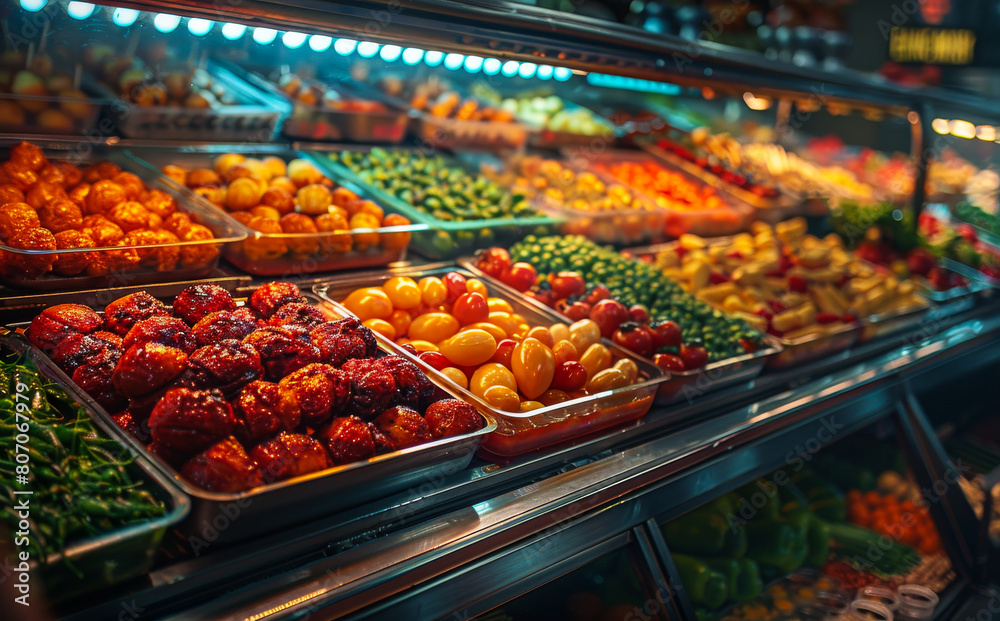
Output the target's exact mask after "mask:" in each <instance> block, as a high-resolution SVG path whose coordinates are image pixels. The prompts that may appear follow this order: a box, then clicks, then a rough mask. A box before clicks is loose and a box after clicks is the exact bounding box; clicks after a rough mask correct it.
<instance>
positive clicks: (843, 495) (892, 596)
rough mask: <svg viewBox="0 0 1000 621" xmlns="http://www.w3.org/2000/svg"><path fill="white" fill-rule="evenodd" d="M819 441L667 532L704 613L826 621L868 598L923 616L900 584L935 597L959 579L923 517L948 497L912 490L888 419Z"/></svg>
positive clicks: (688, 587) (814, 439)
mask: <svg viewBox="0 0 1000 621" xmlns="http://www.w3.org/2000/svg"><path fill="white" fill-rule="evenodd" d="M825 435H826V433H821V432H818V433H817V436H816V437H810V438H809V439H808V440H806V441H805V442H802V443H801V445H799V446H794V447H790V449H789V452H788V454H787V455H786V458H785V461H786V465H785V466H784V467H782V468H780V469H778V470H775V471H773V472H771V473H769V474H767V475H765V476H762V477H759V478H757V479H755V480H752V481H749V482H746V483H745V484H744V485H742V486H740V487H738V488H737V489H735V490H733V491H732V492H729V493H727V494H724V495H721V496H719V497H717V498H715V499H714V500H712V501H711V502H709V503H706V504H704V505H702V506H701V507H698V508H697V509H694V510H693V511H690V512H688V513H686V514H684V515H682V516H680V517H678V518H675V519H673V520H671V521H669V522H667V523H665V524H664V525H663V527H662V532H663V536H664V540H665V541H666V543H667V547H668V548H669V549H670V552H671V554H672V556H673V559H674V562H675V564H676V566H677V569H678V573H679V576H680V578H681V581H682V583H683V584H684V587H685V590H686V592H687V593H688V595H689V596H690V598H691V600H692V603H693V604H694V605H695V607H696V609H697V610H698V611H699V618H701V617H704V618H707V619H722V620H730V619H732V620H735V619H792V618H799V619H827V618H835V615H836V614H843V613H844V612H846V611H847V609H848V606H849V605H850V604H851V603H852V602H853V601H856V600H864V599H866V598H867V599H872V600H879V599H884V600H885V601H886V602H888V607H889V608H890V609H892V610H895V611H896V615H897V618H920V617H919V616H915V615H917V613H918V612H919V610H918V608H919V605H918V604H914V603H912V602H911V603H910V604H909V608H907V609H906V610H907V612H905V613H904V612H903V611H904V608H903V607H901V606H902V604H900V601H901V599H903V598H904V594H905V593H906V589H902V588H901V587H902V586H903V585H917V586H919V587H922V588H926V589H930V591H931V592H932V593H939V592H941V591H943V590H944V588H945V587H946V586H947V585H948V584H949V583H950V581H951V580H952V579H954V573H953V572H952V570H951V563H950V561H949V559H948V557H947V556H946V554H945V552H944V549H943V547H942V544H941V539H940V536H939V534H938V531H937V527H936V526H935V524H934V522H933V520H932V518H931V515H930V513H929V504H930V503H932V502H937V501H938V500H939V499H940V496H941V495H942V493H943V492H942V491H941V490H938V489H937V486H935V488H934V489H931V490H921V489H920V488H919V486H918V485H917V483H916V482H915V480H914V478H913V476H912V474H911V472H910V471H909V470H908V468H907V465H906V463H905V461H904V458H903V452H902V450H901V449H900V447H899V444H898V442H897V437H896V433H895V429H894V428H893V425H892V423H891V422H890V421H881V422H879V423H876V424H873V425H871V426H870V427H868V428H866V429H864V430H862V431H860V432H858V433H855V434H853V435H851V436H849V437H847V438H845V439H842V440H840V441H838V442H836V443H834V444H831V445H829V446H827V447H821V442H820V439H821V438H823V436H825ZM915 590H917V591H921V592H922V590H921V589H915ZM907 615H909V616H907Z"/></svg>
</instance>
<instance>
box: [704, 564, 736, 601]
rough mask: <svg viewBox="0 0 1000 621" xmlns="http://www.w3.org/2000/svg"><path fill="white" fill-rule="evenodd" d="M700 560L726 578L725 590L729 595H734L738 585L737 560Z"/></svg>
mask: <svg viewBox="0 0 1000 621" xmlns="http://www.w3.org/2000/svg"><path fill="white" fill-rule="evenodd" d="M700 560H701V562H703V563H705V565H706V566H708V568H709V569H711V570H712V571H714V572H718V573H719V574H721V575H722V577H724V578H725V579H726V590H727V591H729V597H730V598H732V597H734V596H735V594H736V592H737V591H738V590H739V586H740V563H739V561H737V560H736V559H734V558H703V559H700Z"/></svg>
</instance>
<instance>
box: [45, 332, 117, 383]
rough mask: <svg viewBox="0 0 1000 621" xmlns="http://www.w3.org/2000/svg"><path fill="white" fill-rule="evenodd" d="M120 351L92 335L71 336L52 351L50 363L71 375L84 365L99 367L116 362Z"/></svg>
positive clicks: (111, 344) (95, 334)
mask: <svg viewBox="0 0 1000 621" xmlns="http://www.w3.org/2000/svg"><path fill="white" fill-rule="evenodd" d="M121 355H122V350H121V349H119V348H118V347H117V346H116V345H114V344H113V343H110V342H108V341H107V340H105V339H103V338H100V337H99V336H97V333H94V334H71V335H69V336H68V337H66V338H65V339H64V340H63V341H62V342H61V343H59V345H58V346H57V347H56V348H55V349H54V350H52V354H51V357H52V361H53V362H55V363H56V364H57V365H59V368H60V369H62V370H63V371H66V372H67V373H69V374H71V375H72V373H73V372H74V371H76V370H77V368H79V367H81V366H83V365H85V364H93V365H101V364H107V363H110V364H112V365H114V364H116V363H117V362H118V358H120V357H121Z"/></svg>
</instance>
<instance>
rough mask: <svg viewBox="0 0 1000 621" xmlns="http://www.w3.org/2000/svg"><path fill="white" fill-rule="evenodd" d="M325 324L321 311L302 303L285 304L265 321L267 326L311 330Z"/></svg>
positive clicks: (324, 317)
mask: <svg viewBox="0 0 1000 621" xmlns="http://www.w3.org/2000/svg"><path fill="white" fill-rule="evenodd" d="M325 322H326V316H325V315H323V311H321V310H320V309H318V308H316V307H315V306H313V305H311V304H306V303H303V302H292V303H291V304H285V305H284V306H282V307H281V308H279V309H278V310H276V311H275V312H274V314H273V315H271V318H270V319H268V320H267V324H268V325H269V326H289V325H292V326H302V327H304V328H309V329H310V330H312V329H313V328H315V327H317V326H320V325H322V324H323V323H325Z"/></svg>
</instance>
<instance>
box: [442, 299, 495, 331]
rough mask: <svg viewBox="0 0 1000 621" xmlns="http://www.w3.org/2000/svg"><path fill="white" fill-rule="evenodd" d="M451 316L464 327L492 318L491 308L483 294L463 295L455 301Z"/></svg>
mask: <svg viewBox="0 0 1000 621" xmlns="http://www.w3.org/2000/svg"><path fill="white" fill-rule="evenodd" d="M451 314H452V315H454V316H455V319H458V321H459V323H461V324H462V325H463V326H464V325H467V324H470V323H478V322H480V321H486V320H487V319H488V318H489V316H490V307H489V305H488V304H487V303H486V298H484V297H483V296H482V294H479V293H463V294H461V295H459V296H458V298H457V299H456V300H455V304H454V305H453V306H452V307H451Z"/></svg>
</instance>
